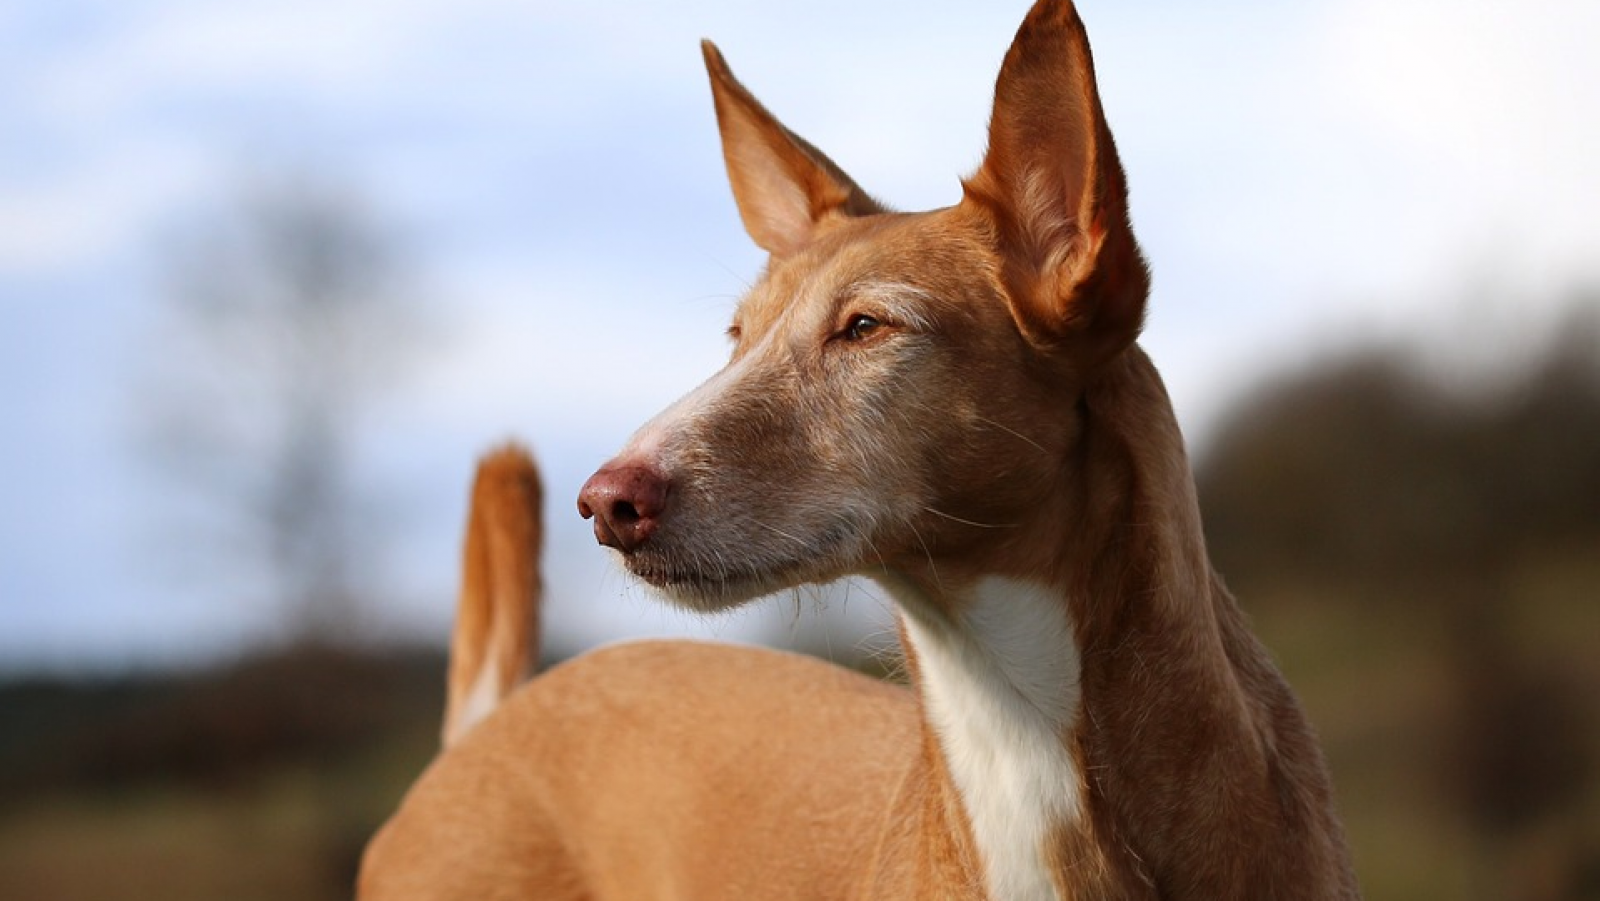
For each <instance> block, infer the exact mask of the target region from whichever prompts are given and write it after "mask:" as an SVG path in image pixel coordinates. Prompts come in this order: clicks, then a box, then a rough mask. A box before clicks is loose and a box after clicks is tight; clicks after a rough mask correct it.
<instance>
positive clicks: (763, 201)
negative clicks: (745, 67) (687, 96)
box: [700, 41, 885, 257]
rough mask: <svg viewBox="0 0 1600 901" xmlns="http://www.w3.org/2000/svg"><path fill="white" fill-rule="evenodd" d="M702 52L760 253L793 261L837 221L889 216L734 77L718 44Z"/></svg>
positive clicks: (726, 153)
mask: <svg viewBox="0 0 1600 901" xmlns="http://www.w3.org/2000/svg"><path fill="white" fill-rule="evenodd" d="M700 47H701V50H703V51H704V53H705V57H706V70H707V71H708V72H709V73H710V75H711V94H712V97H713V99H714V100H715V101H716V105H717V129H718V131H720V132H721V133H722V156H723V160H724V161H725V162H726V163H727V165H728V180H729V182H731V183H732V185H733V197H734V201H735V202H737V203H738V205H739V216H740V218H741V219H743V220H744V228H745V231H747V232H749V233H750V237H751V238H752V239H754V240H755V242H756V244H757V245H758V246H760V247H761V248H762V249H764V250H766V251H767V252H768V253H770V254H772V255H773V256H776V257H783V256H788V255H790V254H793V253H795V252H797V251H799V250H800V249H801V248H803V247H805V246H806V245H807V244H809V243H810V242H811V240H812V238H813V237H814V236H815V235H816V232H817V228H818V226H820V225H821V224H822V223H823V222H825V221H826V220H827V219H829V218H831V217H834V216H864V215H869V214H872V213H881V212H884V211H885V210H884V208H883V207H882V206H880V205H879V204H878V202H877V201H875V200H873V199H872V198H871V197H869V196H867V194H866V192H865V191H862V190H861V189H860V188H859V187H857V186H856V183H855V182H853V181H851V180H850V176H848V175H846V174H844V170H842V169H840V168H839V167H838V166H837V165H835V164H834V162H833V161H832V160H830V159H828V158H827V157H826V156H824V155H823V154H822V152H821V151H819V150H817V149H816V148H815V147H812V146H811V145H810V144H809V143H807V142H806V141H805V140H804V139H803V138H801V137H800V136H799V135H796V134H795V133H793V132H791V131H789V129H787V128H785V127H783V123H781V122H779V121H778V120H777V119H776V118H775V117H774V116H773V115H772V114H771V113H769V112H767V110H766V108H765V107H763V106H762V105H761V104H760V102H759V101H757V100H756V98H755V97H754V96H753V95H752V94H751V93H750V92H749V91H748V90H746V89H745V87H744V85H742V84H740V83H739V82H738V80H737V79H735V78H734V77H733V72H732V71H731V70H729V68H728V64H727V63H726V62H725V61H723V59H722V54H721V53H720V52H719V51H718V50H717V48H716V46H715V45H713V44H712V43H711V42H710V41H703V42H701V45H700Z"/></svg>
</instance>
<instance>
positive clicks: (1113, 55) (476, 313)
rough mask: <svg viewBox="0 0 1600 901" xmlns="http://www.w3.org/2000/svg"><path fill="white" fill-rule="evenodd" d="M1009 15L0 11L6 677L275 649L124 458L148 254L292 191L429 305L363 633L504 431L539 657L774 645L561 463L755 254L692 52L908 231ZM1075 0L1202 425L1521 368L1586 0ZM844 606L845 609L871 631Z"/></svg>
mask: <svg viewBox="0 0 1600 901" xmlns="http://www.w3.org/2000/svg"><path fill="white" fill-rule="evenodd" d="M1026 5H1027V4H1026V3H1024V2H1008V3H998V4H997V3H983V4H977V3H974V4H967V5H965V6H964V7H962V8H960V9H945V8H939V9H937V11H935V8H934V7H930V6H929V5H928V4H926V3H914V2H909V0H886V2H875V3H860V2H856V3H843V2H824V3H811V4H806V5H803V6H802V5H795V4H783V5H779V4H772V5H771V8H770V9H769V8H767V5H763V4H751V3H734V2H711V0H707V2H698V3H680V4H638V3H614V4H605V5H603V6H596V5H592V4H587V5H586V4H576V3H567V4H557V3H552V2H545V0H533V2H527V0H524V2H509V0H507V2H499V0H384V2H378V0H349V2H342V3H324V2H310V0H286V2H274V3H227V4H222V3H214V2H197V0H191V2H160V3H157V2H130V0H117V2H112V0H100V2H92V0H52V2H44V0H34V2H23V3H20V4H9V5H7V6H6V7H4V8H3V9H0V411H3V415H4V419H5V423H6V425H5V429H4V433H3V435H0V498H3V503H0V669H4V668H15V667H24V666H30V665H35V664H49V665H62V666H66V665H78V664H87V665H95V666H105V665H115V664H118V663H122V662H128V661H136V662H138V661H160V660H166V659H193V658H195V657H197V656H199V657H203V656H206V655H208V654H211V653H214V652H216V651H218V650H221V649H226V648H228V647H232V646H234V645H236V644H238V643H240V642H249V641H252V640H256V639H259V638H261V637H263V636H271V635H272V634H274V630H275V624H274V615H275V613H274V610H273V609H272V608H271V606H270V605H267V604H265V603H262V602H261V601H260V599H259V598H256V599H255V600H252V598H255V595H254V594H253V593H252V591H251V590H250V587H249V586H232V587H230V588H229V589H228V590H226V591H222V590H219V588H218V585H217V583H216V581H215V580H214V579H199V578H185V573H187V572H189V571H191V570H193V571H199V570H201V569H204V568H205V567H204V565H203V563H204V561H201V560H195V559H192V557H193V556H196V555H200V554H202V553H203V551H201V550H199V549H195V548H185V547H178V546H174V545H173V543H172V539H171V538H170V531H169V530H168V528H167V525H166V524H165V523H164V518H165V515H164V513H163V511H162V503H161V495H162V494H163V493H164V492H166V491H167V490H168V487H167V486H165V485H164V484H163V483H159V482H156V481H153V480H152V478H151V475H150V472H149V470H148V469H146V468H143V467H142V466H141V465H140V464H139V463H138V462H137V461H136V460H135V459H133V455H132V453H131V450H130V443H131V440H132V434H133V433H134V432H135V431H136V430H137V427H138V422H137V418H138V415H139V410H140V397H139V392H140V391H141V390H142V384H143V382H142V380H141V377H140V374H141V373H142V372H144V371H146V370H147V369H148V368H149V367H150V366H151V363H152V360H159V359H160V358H161V356H162V354H163V351H164V348H163V346H162V338H161V331H160V328H159V310H160V302H159V298H160V292H161V291H162V289H163V284H162V279H163V271H162V259H163V256H162V251H163V247H164V246H165V243H166V242H168V241H169V240H170V238H171V236H172V235H173V234H174V232H176V231H178V230H181V229H182V228H183V227H184V226H185V224H186V223H192V222H193V221H195V220H196V218H197V217H204V216H206V215H209V214H212V213H215V212H216V211H218V210H224V209H226V207H227V204H228V203H229V201H230V200H231V199H232V198H233V197H234V196H235V195H236V194H237V193H238V188H239V185H240V184H241V183H242V182H248V181H250V180H251V179H254V178H257V177H259V176H261V175H262V174H264V173H265V174H271V173H276V172H284V171H309V172H315V173H317V174H318V177H320V178H323V179H327V180H331V181H333V182H335V183H337V184H338V185H340V186H341V187H342V188H346V189H348V190H349V191H351V192H352V193H354V194H358V195H360V196H362V197H364V198H366V199H367V201H368V202H369V204H370V206H371V207H372V208H373V209H375V210H377V211H379V214H380V215H381V217H382V219H383V221H384V223H385V225H386V226H388V227H390V228H392V230H393V231H394V232H395V233H396V234H398V235H400V236H402V238H403V240H404V241H405V243H406V246H407V247H409V248H411V249H412V252H411V257H412V263H413V264H414V271H415V272H416V273H418V275H419V283H418V290H419V293H420V294H423V295H425V296H426V297H427V298H428V299H429V300H430V302H431V306H430V310H431V312H430V315H431V316H432V321H433V322H434V323H436V330H437V335H438V340H437V343H436V349H435V350H434V351H433V352H431V353H430V354H429V355H428V358H427V360H426V363H425V365H421V366H419V367H418V369H417V371H416V372H414V373H412V374H411V375H410V376H409V377H408V378H407V379H406V380H405V383H404V385H403V387H402V388H401V389H400V390H398V391H397V392H396V393H395V394H394V395H393V396H391V397H390V398H389V399H388V401H387V403H386V405H385V406H384V407H383V408H382V409H380V410H379V411H377V413H376V414H375V418H374V421H373V422H372V424H371V428H370V429H369V431H368V432H367V433H365V435H366V438H365V441H366V443H365V445H364V447H365V451H364V454H365V456H364V457H363V461H364V464H365V465H366V466H367V467H368V469H369V470H370V472H371V473H372V474H373V478H374V480H375V481H381V482H383V483H384V484H389V485H399V486H404V490H403V491H397V498H398V499H397V504H399V506H400V507H401V508H403V509H404V510H405V513H404V515H403V516H402V517H400V519H401V521H402V522H403V524H404V527H403V528H402V529H400V533H401V536H402V538H401V540H400V542H399V543H398V544H397V545H396V548H395V550H394V552H393V553H392V554H391V555H390V557H389V558H388V560H387V561H386V563H385V566H384V567H383V568H382V572H379V573H374V574H373V584H374V586H375V587H376V588H377V589H378V590H379V591H380V593H382V594H383V595H384V596H386V597H389V598H392V601H391V602H389V603H386V605H385V606H384V608H383V609H382V610H381V611H373V615H374V623H373V626H372V627H373V628H374V629H375V630H378V631H388V632H399V633H404V634H414V635H430V634H438V635H440V636H442V635H443V633H444V631H445V630H446V629H447V628H448V620H449V611H450V606H449V605H450V598H451V596H452V593H453V580H454V575H453V573H454V567H455V552H456V548H457V545H458V542H459V525H460V520H461V516H462V510H461V504H462V498H463V496H464V493H465V483H466V480H467V478H468V476H469V473H470V467H471V461H472V459H473V458H474V456H475V455H476V453H477V452H478V451H479V450H480V449H482V448H483V447H485V446H486V445H488V444H489V443H491V442H493V441H496V440H498V439H500V438H501V437H504V436H507V435H516V436H520V437H522V438H524V439H526V440H527V441H529V442H531V443H532V444H533V445H534V446H535V448H536V449H537V450H538V452H539V454H540V456H541V459H542V461H543V463H544V465H545V468H546V479H547V482H548V491H549V497H550V501H549V504H550V506H549V509H548V516H549V518H550V529H551V539H550V541H551V557H550V566H549V582H550V590H551V629H552V631H553V632H555V633H556V634H557V636H558V638H559V640H560V641H561V642H562V643H563V644H566V645H568V646H575V645H584V644H591V643H594V642H598V641H602V640H607V639H609V638H612V637H617V636H620V635H623V634H635V633H661V632H679V631H685V630H689V631H699V632H705V631H708V630H709V632H710V633H711V634H716V635H720V636H723V637H730V638H744V637H748V636H751V635H756V634H765V633H769V632H772V631H777V632H780V633H781V632H782V631H783V630H784V629H785V628H789V627H790V626H789V623H790V622H791V621H792V617H793V611H792V609H789V608H785V609H780V610H768V611H766V612H764V613H758V614H755V615H753V616H752V617H746V618H724V619H720V620H717V621H714V622H712V623H710V624H704V623H692V622H688V621H686V620H683V619H681V618H678V617H676V616H674V615H669V614H666V613H663V612H661V611H660V610H659V609H658V608H657V607H656V606H655V604H654V603H653V602H652V601H651V600H650V599H649V598H648V597H647V596H646V595H645V593H644V592H643V591H641V590H639V589H637V588H632V587H629V586H628V584H627V583H626V581H625V580H624V579H623V578H622V577H621V576H620V575H618V574H616V572H615V571H614V570H613V568H612V567H610V565H609V563H608V562H607V561H606V559H605V557H604V555H603V554H601V552H600V551H599V550H598V549H597V548H595V547H593V542H592V538H591V537H590V534H589V532H588V528H587V525H586V524H584V523H583V522H581V521H580V520H579V519H578V518H577V516H576V515H575V514H574V513H573V512H572V502H571V501H572V498H573V497H574V496H575V494H576V491H577V488H578V486H579V485H580V484H581V482H582V480H583V479H584V477H586V476H587V474H588V472H589V471H590V470H592V469H593V468H594V466H595V465H597V464H598V463H600V462H601V461H603V460H604V459H605V457H606V456H608V455H609V454H610V453H611V452H612V451H614V450H615V449H616V448H618V447H619V446H620V445H621V443H622V441H623V440H624V439H625V438H626V436H627V434H628V433H629V432H630V431H631V430H632V429H633V428H634V427H635V426H637V425H638V424H640V423H642V422H643V421H644V420H645V419H646V418H647V417H648V416H649V415H650V414H651V413H653V412H654V411H655V410H657V409H658V408H660V407H661V406H663V405H664V404H665V403H667V402H668V401H670V400H671V399H672V398H674V397H675V396H677V395H678V394H680V393H682V392H683V391H685V390H687V389H688V388H690V387H692V386H693V385H694V384H696V383H697V382H698V381H699V380H701V379H702V378H704V377H705V376H707V375H709V374H710V373H711V372H712V371H713V370H714V369H715V368H716V367H717V366H718V365H719V363H720V361H721V359H722V357H723V355H724V354H725V347H724V345H723V339H722V337H721V334H722V329H723V327H724V325H725V321H726V318H727V316H728V314H729V312H730V311H731V309H732V305H733V302H734V299H735V298H736V297H737V295H738V293H739V291H740V290H741V288H742V287H743V286H744V285H745V284H746V282H747V280H748V279H749V278H751V277H752V276H753V275H754V274H755V272H756V271H757V270H758V268H759V266H760V264H761V256H760V254H759V252H758V251H756V250H755V248H754V247H752V246H751V245H750V243H749V241H748V240H747V239H746V238H745V236H744V235H743V234H742V232H741V231H740V228H739V222H738V217H737V214H736V212H735V210H734V207H733V204H732V202H731V197H730V196H729V194H728V191H727V188H726V186H725V183H724V176H723V172H722V164H721V159H720V155H719V150H718V148H717V145H716V137H715V127H714V122H713V119H712V113H711V106H710V101H709V97H708V94H707V89H706V85H705V77H704V74H703V72H702V71H701V68H700V67H701V63H700V57H699V52H698V48H697V46H696V42H697V41H698V40H699V38H701V37H704V36H709V37H712V38H713V39H715V40H716V41H717V42H718V43H719V45H720V46H721V47H722V49H723V51H724V53H725V54H726V55H727V57H728V59H729V61H730V62H731V64H732V65H733V67H734V69H735V71H736V72H738V73H739V75H740V77H741V78H742V79H743V80H744V81H745V82H746V84H747V85H749V86H750V87H751V88H752V89H753V90H754V91H755V92H756V94H757V95H758V96H759V97H761V98H762V99H763V101H765V102H766V103H767V105H768V106H769V107H771V108H772V109H773V110H774V111H775V112H777V113H778V115H779V116H780V117H782V118H783V119H784V120H785V121H786V122H787V123H788V124H789V125H790V126H791V127H792V128H794V129H795V130H796V131H798V132H800V133H801V134H804V135H805V136H806V137H808V138H809V139H810V140H812V141H813V142H814V143H816V144H818V145H819V146H821V147H823V148H824V149H825V150H826V151H827V152H828V153H829V154H830V155H832V156H833V157H834V158H835V159H836V160H838V161H839V162H840V163H841V164H842V165H844V166H845V168H846V169H848V170H849V171H851V173H852V174H853V175H854V176H855V177H856V178H857V180H859V181H860V182H862V183H863V185H865V186H866V187H867V188H868V189H869V190H871V191H873V192H874V193H875V194H877V195H879V196H880V197H882V198H884V199H885V200H887V201H888V202H890V203H891V204H893V205H896V206H900V207H902V208H907V209H917V208H926V207H932V206H940V205H944V204H947V203H950V202H953V201H954V200H955V199H957V196H958V188H957V177H958V176H959V175H961V174H964V173H966V172H968V171H969V170H970V169H972V168H973V167H974V166H975V165H976V163H977V162H978V160H979V159H980V157H981V154H982V149H983V137H984V136H983V128H984V124H985V122H986V119H987V112H988V102H989V96H990V91H991V90H992V87H993V79H994V75H995V72H996V70H997V68H998V64H999V61H1000V59H1001V57H1002V55H1003V54H1004V51H1005V48H1006V46H1007V44H1008V42H1009V40H1010V37H1011V35H1012V33H1013V32H1014V30H1015V27H1016V24H1017V23H1018V22H1019V21H1020V20H1021V17H1022V14H1023V12H1024V11H1025V9H1026ZM1081 8H1082V13H1083V15H1084V18H1085V20H1086V21H1087V23H1088V26H1089V29H1090V34H1091V39H1092V41H1093V43H1094V46H1095V52H1096V62H1097V66H1098V69H1099V73H1100V80H1101V87H1102V92H1103V94H1104V96H1105V104H1106V108H1107V110H1108V115H1109V117H1110V120H1111V124H1112V127H1113V129H1114V130H1115V132H1116V134H1117V137H1118V144H1119V148H1120V150H1121V152H1122V155H1123V158H1124V163H1125V166H1126V168H1127V169H1128V172H1129V179H1130V183H1131V186H1132V190H1133V214H1134V219H1135V226H1136V229H1137V231H1138V233H1139V235H1140V238H1141V240H1142V241H1143V243H1144V245H1145V248H1146V251H1147V253H1148V255H1149V256H1150V258H1151V260H1152V264H1153V267H1154V270H1155V275H1156V290H1155V294H1154V296H1153V299H1152V308H1151V319H1150V324H1149V328H1148V330H1147V333H1146V340H1145V344H1146V346H1147V348H1148V349H1149V350H1150V351H1151V353H1152V354H1153V356H1154V357H1155V358H1156V360H1157V363H1158V364H1159V365H1161V366H1162V368H1163V370H1164V372H1165V373H1166V376H1167V380H1168V382H1169V386H1170V387H1171V389H1172V393H1173V396H1174V399H1175V402H1176V404H1177V406H1178V409H1179V414H1180V418H1181V419H1182V420H1183V422H1184V424H1185V426H1186V428H1187V429H1188V430H1189V431H1190V433H1191V436H1193V437H1194V438H1195V439H1196V440H1198V441H1200V442H1202V443H1203V440H1204V435H1205V434H1206V431H1207V429H1208V428H1210V427H1212V426H1213V425H1214V423H1215V422H1216V418H1217V416H1218V414H1219V412H1220V411H1221V410H1223V409H1224V407H1225V406H1226V404H1227V403H1228V401H1229V400H1230V399H1231V398H1233V397H1236V396H1237V395H1238V394H1239V392H1241V391H1243V390H1245V389H1246V388H1248V386H1249V385H1251V384H1253V383H1254V382H1255V381H1257V380H1259V379H1261V378H1262V377H1264V376H1265V375H1266V374H1269V373H1271V372H1273V371H1275V370H1277V369H1279V368H1281V367H1282V366H1285V365H1291V364H1293V363H1295V362H1297V361H1301V360H1304V359H1307V358H1311V357H1316V356H1318V355H1321V354H1326V353H1329V352H1331V351H1334V350H1336V349H1337V348H1338V347H1340V346H1344V345H1347V344H1349V343H1351V342H1354V341H1358V340H1364V339H1368V338H1373V337H1379V338H1385V339H1396V340H1410V339H1412V338H1414V337H1416V336H1420V335H1425V334H1438V333H1440V332H1443V333H1444V334H1446V335H1452V334H1459V335H1461V336H1462V337H1463V340H1464V341H1465V342H1466V343H1474V342H1476V343H1478V344H1486V343H1493V342H1498V343H1501V344H1509V345H1512V346H1516V345H1518V344H1520V343H1523V342H1526V341H1527V340H1531V338H1530V337H1529V336H1531V335H1535V334H1537V332H1538V330H1539V329H1540V328H1545V327H1548V324H1549V322H1550V321H1551V320H1552V318H1553V316H1554V314H1555V305H1556V302H1557V301H1559V300H1560V299H1561V297H1562V295H1563V292H1565V291H1567V290H1568V289H1570V288H1571V287H1572V286H1575V285H1579V284H1584V283H1592V282H1593V281H1594V280H1596V279H1597V277H1600V273H1597V272H1596V269H1597V266H1596V263H1595V258H1596V251H1597V249H1600V217H1596V216H1595V215H1594V213H1593V211H1594V210H1595V209H1596V208H1600V167H1597V166H1595V165H1593V163H1592V160H1593V159H1595V158H1597V156H1600V115H1596V112H1597V111H1600V56H1597V55H1596V54H1594V53H1593V46H1592V43H1593V39H1594V37H1595V36H1596V35H1600V5H1596V4H1594V3H1592V2H1590V0H1531V2H1526V3H1519V4H1515V5H1512V4H1505V3H1498V2H1487V0H1299V2H1296V3H1268V2H1264V0H1252V2H1245V0H1227V2H1220V3H1212V4H1205V5H1197V4H1187V3H1178V2H1175V0H1161V2H1148V3H1132V2H1122V3H1112V2H1109V0H1086V2H1084V3H1082V4H1081ZM1497 297H1508V298H1518V301H1517V303H1516V304H1515V305H1509V302H1502V301H1497V300H1496V299H1495V298H1497ZM1530 304H1531V306H1530ZM1457 365H1464V366H1470V365H1475V364H1473V363H1470V362H1469V363H1466V364H1457ZM869 595H870V592H867V591H864V590H859V589H857V590H853V591H852V592H851V600H850V602H849V604H850V605H851V606H853V607H856V608H868V609H867V611H866V612H867V613H870V612H871V608H873V607H874V606H875V603H876V602H875V601H874V600H873V599H872V598H871V597H870V596H869Z"/></svg>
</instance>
